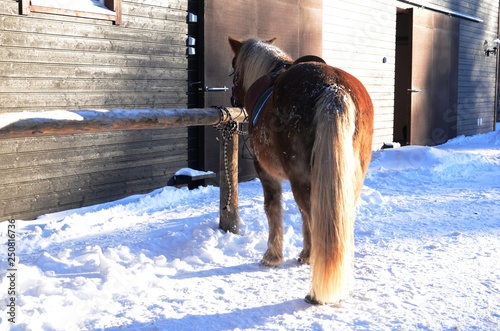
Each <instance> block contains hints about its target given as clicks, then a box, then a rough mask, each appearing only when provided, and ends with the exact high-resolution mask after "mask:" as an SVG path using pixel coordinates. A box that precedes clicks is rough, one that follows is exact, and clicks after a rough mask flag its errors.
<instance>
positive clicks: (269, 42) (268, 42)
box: [264, 37, 276, 44]
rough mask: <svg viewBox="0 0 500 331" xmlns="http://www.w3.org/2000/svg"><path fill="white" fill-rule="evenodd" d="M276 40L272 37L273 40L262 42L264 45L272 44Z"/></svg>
mask: <svg viewBox="0 0 500 331" xmlns="http://www.w3.org/2000/svg"><path fill="white" fill-rule="evenodd" d="M275 40H276V37H274V38H273V39H269V40H266V41H264V42H265V43H266V44H272V43H274V41H275Z"/></svg>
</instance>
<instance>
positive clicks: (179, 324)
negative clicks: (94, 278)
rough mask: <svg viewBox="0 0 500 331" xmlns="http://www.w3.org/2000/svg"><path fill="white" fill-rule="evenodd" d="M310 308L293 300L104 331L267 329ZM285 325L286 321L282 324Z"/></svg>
mask: <svg viewBox="0 0 500 331" xmlns="http://www.w3.org/2000/svg"><path fill="white" fill-rule="evenodd" d="M308 308H311V305H309V304H307V303H306V302H305V301H304V300H303V299H293V300H289V301H285V302H281V303H277V304H274V305H266V306H260V307H253V308H243V309H235V310H233V311H230V312H227V313H222V314H221V313H216V314H212V315H194V314H193V315H186V316H184V317H181V318H166V319H163V320H158V321H155V322H148V323H138V322H135V323H132V324H130V325H127V326H119V327H111V328H109V329H105V330H108V331H115V330H150V329H154V330H193V331H194V330H204V331H205V330H234V329H255V328H259V327H265V325H266V324H267V323H271V324H279V323H280V321H278V320H273V318H274V317H278V316H283V315H293V314H295V313H297V312H299V311H304V310H306V309H308ZM281 322H283V321H281Z"/></svg>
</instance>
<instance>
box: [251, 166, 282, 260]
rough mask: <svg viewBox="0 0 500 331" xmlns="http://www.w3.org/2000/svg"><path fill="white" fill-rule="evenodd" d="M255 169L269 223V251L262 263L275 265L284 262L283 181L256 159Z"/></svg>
mask: <svg viewBox="0 0 500 331" xmlns="http://www.w3.org/2000/svg"><path fill="white" fill-rule="evenodd" d="M255 170H256V171H257V174H258V175H259V178H260V181H261V183H262V188H263V189H264V210H265V211H266V215H267V221H268V223H269V239H268V241H267V251H266V253H265V254H264V256H263V257H262V260H261V261H260V263H261V264H262V265H265V266H269V267H275V266H278V265H280V264H281V263H283V215H282V207H281V182H280V181H279V180H277V179H276V178H274V177H272V176H271V175H270V174H269V173H268V172H266V171H265V170H264V169H263V168H262V167H261V166H260V164H259V163H258V162H257V161H255Z"/></svg>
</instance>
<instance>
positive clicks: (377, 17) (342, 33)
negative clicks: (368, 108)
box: [323, 0, 396, 148]
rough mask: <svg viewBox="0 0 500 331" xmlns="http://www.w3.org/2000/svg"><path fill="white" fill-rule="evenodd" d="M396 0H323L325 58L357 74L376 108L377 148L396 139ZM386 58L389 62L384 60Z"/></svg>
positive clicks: (374, 139) (330, 62)
mask: <svg viewBox="0 0 500 331" xmlns="http://www.w3.org/2000/svg"><path fill="white" fill-rule="evenodd" d="M394 3H395V2H394V1H386V0H372V1H365V2H362V1H359V0H346V1H323V8H324V12H323V57H324V58H325V60H326V61H327V63H328V64H330V65H333V66H336V67H339V68H342V69H344V70H346V71H348V72H350V73H351V74H353V75H354V76H356V77H357V78H358V79H359V80H361V82H362V83H363V84H364V85H365V86H366V88H367V90H368V92H369V93H370V96H371V97H372V101H373V104H374V107H375V133H374V137H373V147H374V148H380V147H381V146H382V144H383V142H391V141H392V125H393V120H394V72H395V51H396V42H395V40H396V39H395V36H396V7H395V4H394ZM384 58H385V62H384Z"/></svg>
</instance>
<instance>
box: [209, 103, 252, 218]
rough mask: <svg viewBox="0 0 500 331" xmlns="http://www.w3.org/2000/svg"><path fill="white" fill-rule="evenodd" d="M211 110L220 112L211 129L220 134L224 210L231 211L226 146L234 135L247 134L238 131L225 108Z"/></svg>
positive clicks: (230, 190) (231, 191)
mask: <svg viewBox="0 0 500 331" xmlns="http://www.w3.org/2000/svg"><path fill="white" fill-rule="evenodd" d="M212 108H216V109H218V110H219V111H220V118H219V123H217V124H215V125H214V126H213V127H214V128H215V129H217V130H219V131H220V132H221V136H222V140H224V141H223V144H224V147H223V156H224V175H225V176H226V182H227V183H228V192H227V200H226V205H225V206H224V208H223V209H224V210H227V211H231V208H230V206H229V201H231V197H232V196H233V190H232V188H231V187H232V186H231V177H230V176H229V161H228V158H227V145H228V141H229V140H231V139H233V136H234V135H235V134H239V135H247V134H248V132H246V131H241V130H239V129H238V122H236V121H235V120H234V119H233V118H232V117H231V113H230V112H229V110H228V109H227V108H226V107H222V106H212Z"/></svg>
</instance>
